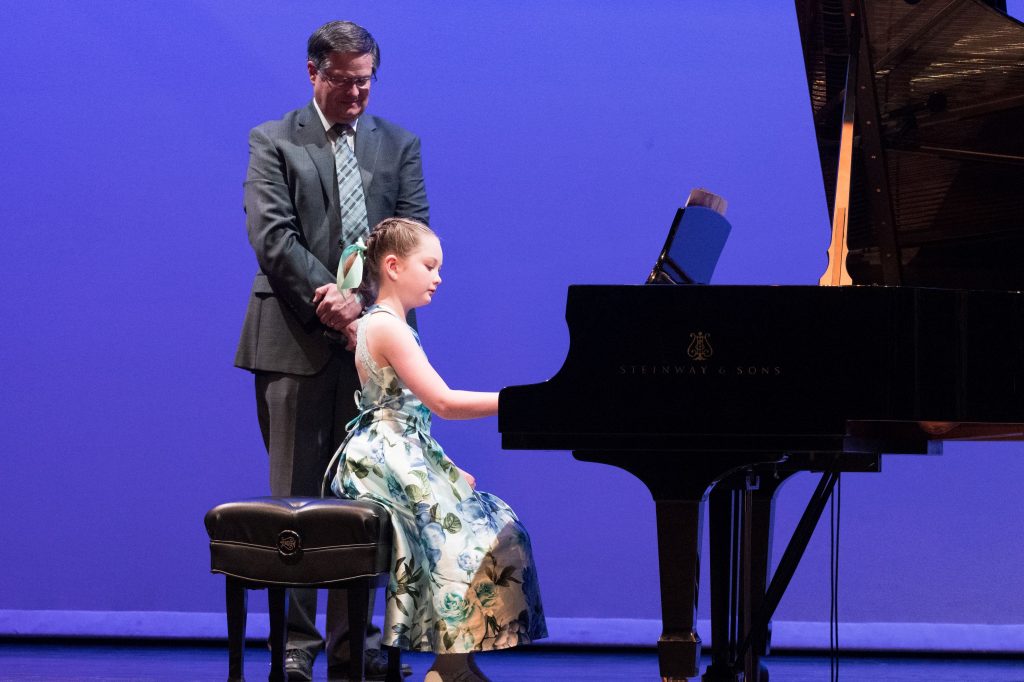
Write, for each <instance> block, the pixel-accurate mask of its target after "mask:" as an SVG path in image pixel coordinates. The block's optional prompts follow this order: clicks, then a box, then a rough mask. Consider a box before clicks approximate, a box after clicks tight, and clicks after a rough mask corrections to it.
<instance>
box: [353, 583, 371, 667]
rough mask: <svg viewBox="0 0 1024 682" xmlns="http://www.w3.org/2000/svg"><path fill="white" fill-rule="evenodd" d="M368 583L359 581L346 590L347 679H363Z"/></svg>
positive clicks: (368, 603)
mask: <svg viewBox="0 0 1024 682" xmlns="http://www.w3.org/2000/svg"><path fill="white" fill-rule="evenodd" d="M369 608H370V581H369V580H360V581H359V582H358V583H357V584H356V585H353V586H352V587H350V588H348V650H349V652H350V656H351V658H350V659H349V664H348V678H349V680H351V681H353V682H354V681H355V680H362V679H363V659H364V658H365V652H366V625H367V623H368V622H369V614H368V613H367V611H368V610H369Z"/></svg>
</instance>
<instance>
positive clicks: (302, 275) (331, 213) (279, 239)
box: [235, 102, 429, 375]
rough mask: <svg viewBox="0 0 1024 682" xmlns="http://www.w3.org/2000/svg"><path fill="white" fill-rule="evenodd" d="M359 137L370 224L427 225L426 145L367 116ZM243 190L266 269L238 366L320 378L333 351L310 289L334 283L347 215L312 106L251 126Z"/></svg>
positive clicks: (256, 287) (255, 288)
mask: <svg viewBox="0 0 1024 682" xmlns="http://www.w3.org/2000/svg"><path fill="white" fill-rule="evenodd" d="M356 131H357V132H356V146H355V152H356V159H357V160H358V162H359V170H360V172H361V174H362V178H363V193H364V194H365V196H366V213H367V220H368V222H369V224H370V227H371V228H372V227H373V226H374V225H376V224H377V223H378V222H379V221H380V220H383V219H384V218H388V217H391V216H404V217H409V218H416V219H417V220H422V221H423V222H427V220H428V219H429V216H428V208H427V192H426V188H425V186H424V183H423V168H422V164H421V162H420V141H419V138H417V137H416V136H415V135H413V134H412V133H410V132H408V131H406V130H403V129H402V128H399V127H398V126H396V125H393V124H391V123H389V122H387V121H385V120H384V119H381V118H377V117H376V116H369V115H365V114H364V115H363V116H361V117H360V118H359V123H358V125H357V127H356ZM244 186H245V214H246V227H247V228H248V231H249V242H250V243H251V244H252V248H253V250H254V251H255V252H256V260H257V262H258V263H259V272H258V273H257V274H256V278H255V280H254V281H253V285H252V293H251V294H250V297H249V307H248V310H247V311H246V314H245V322H244V324H243V326H242V337H241V340H240V341H239V344H238V352H237V353H236V355H235V366H237V367H242V368H244V369H249V370H253V371H269V372H285V373H288V374H301V375H311V374H316V373H317V372H318V371H319V370H320V369H322V368H323V366H324V365H325V364H326V363H327V360H328V359H329V358H330V356H331V353H332V352H333V351H332V348H331V341H330V340H329V339H327V338H326V337H325V336H324V331H325V327H324V326H323V325H321V324H320V321H319V319H318V318H317V316H316V306H314V305H313V303H312V300H313V292H314V291H315V290H316V288H317V287H319V286H321V285H323V284H326V283H328V282H333V281H334V280H335V273H336V272H337V267H338V259H339V257H340V256H341V248H340V247H339V245H338V239H339V238H340V235H341V216H340V214H339V208H338V204H339V201H338V183H337V180H336V173H335V168H334V153H333V151H332V148H331V142H330V140H329V139H328V138H327V134H326V132H325V131H324V128H323V125H322V124H321V123H320V118H319V116H318V115H317V113H316V110H315V109H314V108H313V104H312V102H310V104H309V105H308V106H306V107H304V108H302V109H296V110H295V111H292V112H289V113H287V114H285V116H284V117H283V118H281V119H280V120H277V121H268V122H267V123H263V124H261V125H259V126H257V127H255V128H253V129H252V131H251V132H250V133H249V169H248V172H247V173H246V178H245V185H244Z"/></svg>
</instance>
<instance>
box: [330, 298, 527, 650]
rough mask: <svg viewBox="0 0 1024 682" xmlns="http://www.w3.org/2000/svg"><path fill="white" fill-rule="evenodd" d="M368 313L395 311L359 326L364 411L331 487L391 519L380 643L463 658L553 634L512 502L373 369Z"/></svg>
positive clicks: (390, 376)
mask: <svg viewBox="0 0 1024 682" xmlns="http://www.w3.org/2000/svg"><path fill="white" fill-rule="evenodd" d="M372 314H391V315H394V314H395V313H394V312H392V311H391V310H389V309H387V308H384V307H383V306H375V307H373V308H371V309H370V311H369V313H368V314H367V315H366V316H364V317H363V319H362V320H361V321H360V323H359V329H358V333H357V343H356V358H357V360H356V361H357V362H359V363H361V364H362V365H363V367H364V368H365V369H366V373H367V374H368V378H367V380H366V383H365V384H363V387H362V390H361V391H359V392H357V393H356V401H357V403H358V405H359V409H360V414H359V416H358V417H356V418H355V419H354V420H352V422H351V423H350V424H349V435H348V437H347V438H346V440H345V442H344V443H342V445H341V448H340V449H339V450H338V454H337V455H335V457H336V458H337V465H336V467H335V465H334V464H333V463H332V469H333V481H332V483H331V489H332V490H333V491H334V493H335V494H336V495H338V496H339V497H346V498H350V499H367V500H373V501H374V502H378V503H380V504H382V505H384V506H385V507H387V509H388V510H389V511H390V512H391V520H392V526H393V528H394V545H393V547H394V549H393V552H392V556H391V559H392V564H391V579H390V581H389V583H388V587H387V604H386V611H385V616H384V631H383V636H382V643H383V644H386V645H388V646H394V647H399V648H402V649H411V650H414V651H433V652H435V653H465V652H470V651H488V650H491V649H504V648H508V647H513V646H516V645H517V644H527V643H529V642H531V641H533V640H535V639H540V638H542V637H546V636H547V627H546V625H545V621H544V612H543V609H542V607H541V602H540V591H539V586H538V583H537V571H536V569H535V567H534V563H533V553H532V550H531V549H530V538H529V536H528V535H527V533H526V529H525V528H523V525H522V524H521V523H520V522H519V519H518V518H517V517H516V515H515V513H514V512H513V511H512V509H511V508H509V506H508V505H507V504H505V503H504V502H502V501H501V500H500V499H498V498H497V497H495V496H494V495H491V494H489V493H482V492H476V491H474V490H473V489H472V488H470V486H469V483H468V482H467V481H466V479H465V478H464V477H463V476H462V475H461V474H460V472H459V470H458V469H457V468H456V467H455V465H454V464H453V463H452V461H451V460H450V459H448V457H447V455H445V454H444V451H443V450H442V449H441V446H440V445H438V443H437V441H435V440H434V439H433V438H431V436H430V411H429V410H428V409H427V408H426V406H424V405H423V403H422V402H420V401H419V399H418V398H416V396H415V395H413V394H412V392H411V391H409V389H408V388H406V386H405V385H404V384H403V383H402V381H401V380H400V379H399V378H398V376H397V375H396V374H395V372H394V370H393V369H392V368H391V367H378V366H377V364H376V362H374V360H373V358H372V357H371V356H370V353H369V352H368V351H367V348H366V332H365V329H366V324H365V323H366V321H367V320H368V319H369V318H370V316H371V315H372ZM409 332H410V333H411V334H413V335H415V334H416V332H415V331H413V330H412V329H411V328H410V330H409ZM418 342H419V338H418V337H417V343H418ZM330 475H331V470H328V476H330Z"/></svg>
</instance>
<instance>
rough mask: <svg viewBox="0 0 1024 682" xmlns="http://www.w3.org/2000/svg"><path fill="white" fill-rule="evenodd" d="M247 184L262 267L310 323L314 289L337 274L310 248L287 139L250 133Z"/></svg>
mask: <svg viewBox="0 0 1024 682" xmlns="http://www.w3.org/2000/svg"><path fill="white" fill-rule="evenodd" d="M417 165H418V163H417ZM420 183H421V186H422V178H421V180H420ZM244 187H245V215H246V220H245V222H246V228H247V229H248V232H249V243H250V244H252V248H253V251H255V252H256V260H257V261H258V262H259V266H260V270H261V271H262V272H263V273H264V274H265V275H266V276H267V278H268V279H269V280H270V283H271V286H272V287H273V289H274V293H275V294H276V295H277V296H279V297H281V298H282V299H283V300H284V301H285V302H286V303H287V304H288V306H289V307H290V308H291V309H292V310H294V311H295V313H296V315H298V317H299V319H300V320H302V322H303V323H309V322H311V321H312V320H314V319H315V318H316V307H315V306H314V305H313V293H314V291H315V290H316V288H317V287H319V286H321V285H323V284H326V283H327V282H331V281H333V280H334V275H332V274H331V272H330V271H328V269H327V268H326V267H325V266H324V264H323V263H321V262H320V260H319V259H318V258H317V257H316V256H314V255H313V253H311V252H310V251H309V249H308V248H307V245H306V243H305V241H304V239H303V236H302V225H301V224H300V221H299V216H298V212H297V210H296V206H295V202H294V201H293V199H292V194H291V192H290V188H289V184H288V159H287V158H286V155H285V153H284V151H283V150H282V147H281V145H280V144H279V143H277V142H276V141H275V140H274V139H273V138H272V137H270V136H269V135H267V133H266V132H265V131H263V130H261V129H260V128H254V129H253V130H252V131H251V132H250V133H249V168H248V170H247V172H246V178H245V185H244Z"/></svg>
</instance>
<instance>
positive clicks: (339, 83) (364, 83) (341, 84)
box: [317, 71, 377, 90]
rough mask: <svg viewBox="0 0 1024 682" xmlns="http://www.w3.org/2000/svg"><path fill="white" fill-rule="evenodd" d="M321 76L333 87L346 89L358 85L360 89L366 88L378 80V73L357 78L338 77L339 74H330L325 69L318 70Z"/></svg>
mask: <svg viewBox="0 0 1024 682" xmlns="http://www.w3.org/2000/svg"><path fill="white" fill-rule="evenodd" d="M317 73H319V74H320V77H321V78H323V79H324V80H325V81H327V83H328V84H329V85H330V86H331V87H332V88H342V89H344V90H351V89H352V86H353V85H354V86H356V87H357V88H359V89H360V90H365V89H366V88H368V87H370V83H376V82H377V74H373V75H371V76H359V77H357V78H338V77H337V76H328V75H327V74H326V73H324V72H323V71H318V72H317Z"/></svg>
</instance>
